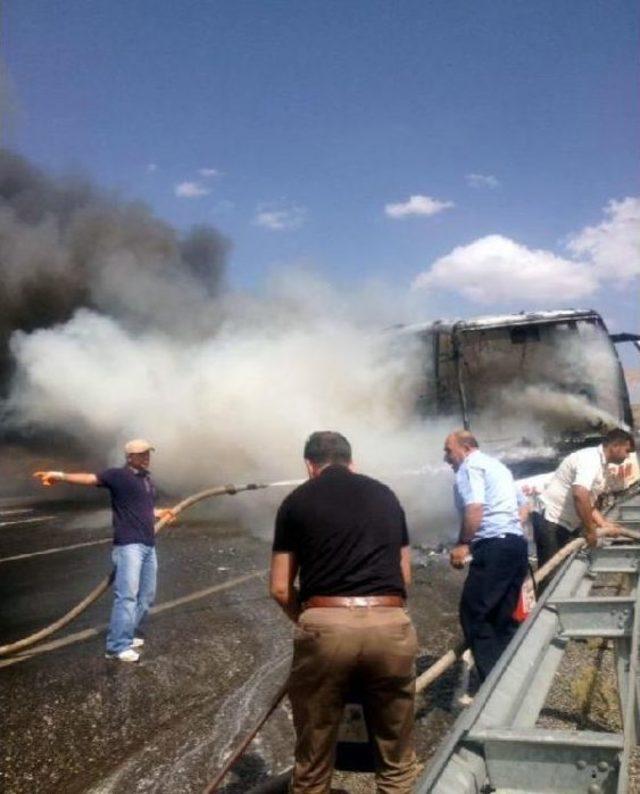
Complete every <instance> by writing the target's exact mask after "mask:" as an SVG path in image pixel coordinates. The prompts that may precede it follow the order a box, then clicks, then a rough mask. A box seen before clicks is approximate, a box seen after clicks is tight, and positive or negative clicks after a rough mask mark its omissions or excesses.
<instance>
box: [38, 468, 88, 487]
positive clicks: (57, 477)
mask: <svg viewBox="0 0 640 794" xmlns="http://www.w3.org/2000/svg"><path fill="white" fill-rule="evenodd" d="M33 476H34V477H37V478H38V479H39V480H40V482H41V483H42V485H54V484H55V483H60V482H68V483H69V484H70V485H97V484H98V478H97V477H96V475H95V474H90V473H88V472H78V473H76V474H69V473H67V472H64V471H37V472H35V473H34V475H33Z"/></svg>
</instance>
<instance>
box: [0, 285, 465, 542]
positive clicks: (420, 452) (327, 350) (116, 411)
mask: <svg viewBox="0 0 640 794" xmlns="http://www.w3.org/2000/svg"><path fill="white" fill-rule="evenodd" d="M373 303H374V304H377V305H376V306H375V310H373V309H372V308H371V304H372V301H371V300H365V299H363V298H362V296H360V297H358V299H356V300H355V301H354V304H356V305H357V306H358V309H357V311H356V310H352V309H351V307H350V306H349V302H348V301H347V300H346V299H345V297H344V296H341V295H340V294H339V293H337V292H336V291H334V290H332V289H331V288H330V287H329V286H328V285H326V284H324V283H322V282H320V281H318V280H317V279H314V278H312V277H303V276H302V275H300V274H293V273H288V274H287V276H286V277H284V276H282V275H281V276H280V278H279V279H278V280H277V283H276V284H275V285H274V286H273V288H272V292H271V295H270V296H269V297H268V298H266V299H264V300H260V301H258V300H250V299H248V298H246V297H245V298H243V299H242V300H241V299H239V298H236V299H234V298H232V297H230V298H229V300H228V304H227V312H226V314H227V316H228V317H233V319H228V320H226V321H223V323H222V325H221V326H220V327H219V329H218V331H217V332H216V333H215V335H211V336H208V337H206V338H204V339H200V340H199V341H191V342H189V341H185V340H184V339H183V338H182V339H181V338H175V337H173V336H170V335H168V334H166V333H165V332H163V331H160V330H158V329H157V328H156V329H153V330H151V329H149V330H147V331H144V332H139V333H134V332H133V331H131V330H129V329H127V328H126V327H125V326H124V325H122V324H121V323H119V322H118V321H117V320H116V319H114V318H113V317H109V316H105V315H101V314H98V313H96V312H94V311H89V310H86V309H82V310H79V311H78V312H76V314H75V315H74V316H73V318H72V319H71V320H70V321H69V322H67V323H66V324H64V325H60V326H57V327H54V328H48V329H40V330H37V331H34V332H32V333H30V334H26V333H22V332H17V333H16V334H14V337H13V339H12V343H11V349H12V353H13V355H14V358H15V361H16V362H17V375H16V378H15V380H14V386H13V389H12V392H11V395H10V398H9V400H8V402H7V404H6V409H7V413H8V416H10V417H11V418H12V421H13V423H14V424H15V425H17V426H19V427H21V428H22V429H23V430H29V429H31V428H37V429H38V430H39V431H43V430H44V431H47V430H48V429H50V430H54V429H55V430H58V431H59V430H60V429H64V430H65V431H66V432H67V433H68V434H69V435H71V436H72V437H74V438H75V439H77V440H78V441H80V442H82V444H83V445H84V446H85V447H86V448H94V449H95V448H96V447H97V448H98V449H99V450H101V451H102V453H103V454H104V457H105V461H108V462H111V463H116V462H117V461H119V460H120V458H121V451H120V450H121V447H122V443H123V441H125V440H126V439H127V438H130V437H132V436H145V437H148V438H150V439H151V440H152V441H153V443H154V444H155V446H156V447H157V453H156V455H155V458H154V471H155V473H156V476H157V478H158V481H159V483H160V484H161V485H162V486H163V488H165V489H167V490H168V491H170V492H172V493H174V494H176V495H178V494H186V493H188V492H191V491H193V490H194V489H197V488H200V487H202V486H205V485H211V484H218V483H220V484H221V483H225V482H251V481H261V482H268V481H272V480H282V479H289V478H292V477H302V476H303V474H304V471H303V466H302V458H301V451H302V445H303V443H304V441H305V439H306V437H307V436H308V435H309V434H310V433H311V432H312V431H314V430H319V429H333V430H338V431H340V432H342V433H344V434H345V435H346V436H347V437H348V438H349V440H350V441H351V443H352V445H353V447H354V454H355V458H356V465H357V466H358V467H359V468H360V470H362V471H363V472H365V473H370V474H372V475H376V476H380V477H382V478H383V479H385V480H386V481H388V482H390V483H391V484H392V485H393V487H394V488H396V490H398V492H399V494H400V496H401V497H402V498H403V500H404V501H405V503H406V506H407V508H408V512H409V513H410V517H411V520H412V525H413V527H414V528H416V529H419V530H424V529H427V526H426V524H427V520H428V519H427V516H432V517H433V516H434V515H436V514H437V513H442V512H445V513H447V512H448V511H449V509H450V505H449V503H450V496H451V494H450V479H449V475H448V473H447V471H446V470H445V469H444V467H437V473H436V474H433V473H431V474H428V475H427V474H422V475H420V476H416V475H406V476H404V475H403V476H398V474H399V473H402V472H405V471H409V470H415V469H419V468H422V467H424V466H425V464H427V463H428V464H437V463H438V462H439V461H440V459H441V448H442V439H443V435H444V433H445V431H446V428H445V427H436V426H429V425H425V423H424V422H422V421H420V420H419V419H418V418H417V417H416V415H415V402H416V394H417V393H418V390H419V385H420V383H419V381H420V378H421V373H422V371H423V369H424V363H423V361H421V357H423V356H424V348H422V346H420V345H419V344H418V342H417V340H415V339H412V338H410V337H406V338H405V339H404V340H403V342H402V344H400V345H399V344H398V342H397V340H395V341H394V343H393V344H390V341H391V340H390V337H389V335H386V334H384V333H383V332H381V330H380V328H381V326H382V324H383V322H384V318H383V317H382V316H381V313H380V303H379V302H378V301H375V300H374V301H373ZM232 305H233V306H234V309H235V310H234V311H232V312H230V311H229V306H232ZM365 305H368V306H369V318H368V321H367V319H366V318H365V315H366V314H367V311H365V309H364V306H365ZM282 496H283V492H282V491H280V492H279V493H275V494H274V496H273V497H266V496H258V495H256V496H255V498H254V497H253V496H249V497H248V498H244V499H240V498H238V499H237V500H235V504H236V505H245V504H246V503H247V502H248V501H249V500H251V499H252V498H253V500H254V503H255V504H256V505H260V507H261V508H262V512H263V513H264V507H265V499H266V500H267V501H269V502H270V503H271V506H270V509H269V510H267V511H266V513H267V515H266V516H264V515H263V516H258V515H257V514H253V515H251V516H250V519H249V520H250V523H252V524H260V523H262V524H264V526H267V525H269V523H270V521H271V519H272V509H271V508H272V507H273V502H274V500H276V501H277V500H278V499H281V498H282ZM436 508H437V509H436ZM265 518H266V521H265Z"/></svg>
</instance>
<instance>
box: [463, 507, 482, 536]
mask: <svg viewBox="0 0 640 794" xmlns="http://www.w3.org/2000/svg"><path fill="white" fill-rule="evenodd" d="M482 515H483V506H482V505H481V504H471V505H467V507H466V508H465V511H464V516H463V518H462V526H461V527H460V537H459V538H458V543H459V544H461V545H464V544H469V543H470V542H471V541H472V540H473V536H474V535H475V534H476V532H477V531H478V530H479V529H480V525H481V524H482Z"/></svg>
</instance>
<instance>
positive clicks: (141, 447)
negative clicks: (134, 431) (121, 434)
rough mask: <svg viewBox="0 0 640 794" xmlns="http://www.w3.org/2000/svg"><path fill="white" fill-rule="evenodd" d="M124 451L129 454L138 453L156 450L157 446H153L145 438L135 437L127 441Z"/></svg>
mask: <svg viewBox="0 0 640 794" xmlns="http://www.w3.org/2000/svg"><path fill="white" fill-rule="evenodd" d="M124 451H125V453H126V454H127V455H136V454H139V453H141V452H155V447H152V446H151V444H150V443H149V442H148V441H145V439H144V438H134V439H132V440H131V441H127V443H126V444H125V445H124Z"/></svg>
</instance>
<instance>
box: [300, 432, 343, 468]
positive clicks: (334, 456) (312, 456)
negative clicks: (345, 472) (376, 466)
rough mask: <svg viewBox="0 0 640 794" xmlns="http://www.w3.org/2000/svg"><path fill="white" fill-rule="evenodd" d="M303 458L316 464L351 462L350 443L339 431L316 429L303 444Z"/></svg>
mask: <svg viewBox="0 0 640 794" xmlns="http://www.w3.org/2000/svg"><path fill="white" fill-rule="evenodd" d="M304 459H305V460H308V461H309V462H310V463H315V464H316V465H322V464H323V463H339V464H341V465H343V466H347V465H348V464H349V463H351V444H350V443H349V442H348V441H347V439H346V438H345V437H344V436H343V435H342V434H341V433H334V432H333V431H332V430H318V431H316V432H315V433H312V434H311V435H310V436H309V438H308V439H307V442H306V444H305V445H304Z"/></svg>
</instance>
